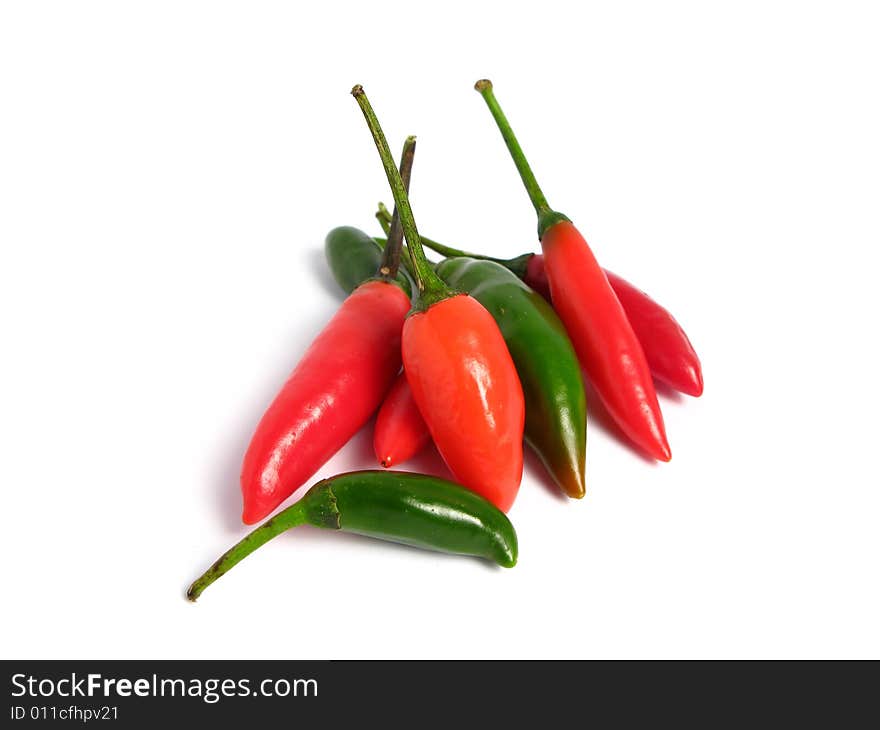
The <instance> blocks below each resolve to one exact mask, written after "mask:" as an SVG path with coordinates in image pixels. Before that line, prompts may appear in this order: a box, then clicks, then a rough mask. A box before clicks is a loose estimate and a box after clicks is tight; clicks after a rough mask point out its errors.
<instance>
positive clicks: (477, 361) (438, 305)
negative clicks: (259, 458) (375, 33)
mask: <svg viewBox="0 0 880 730" xmlns="http://www.w3.org/2000/svg"><path fill="white" fill-rule="evenodd" d="M352 95H353V96H354V97H355V98H356V99H357V102H358V104H359V105H360V107H361V110H362V111H363V113H364V118H365V119H366V121H367V125H368V126H369V128H370V132H371V133H372V135H373V139H374V141H375V143H376V147H377V149H378V150H379V155H380V157H381V158H382V164H383V167H384V168H385V174H386V176H387V177H388V182H389V184H390V185H391V190H392V192H393V193H394V202H395V205H396V206H397V210H398V213H399V216H400V222H401V224H402V225H403V230H404V233H405V235H406V241H407V244H408V250H409V253H410V257H411V258H412V263H413V269H414V272H413V273H414V274H415V278H416V288H417V292H416V296H417V301H416V303H415V305H414V307H413V311H412V312H410V314H409V315H408V316H407V319H406V322H405V323H404V326H403V343H402V350H403V365H404V369H405V370H406V375H407V380H408V382H409V384H410V386H411V388H412V392H413V397H414V398H415V400H416V403H417V404H418V406H419V411H420V412H421V414H422V416H423V417H424V419H425V422H426V423H427V424H428V429H429V430H430V432H431V436H432V437H433V439H434V443H435V444H436V445H437V449H438V450H439V451H440V454H441V455H442V456H443V459H444V460H445V461H446V464H447V466H449V468H450V470H451V471H452V473H453V474H454V475H455V476H456V479H458V480H459V481H460V482H461V484H463V485H464V486H466V487H468V488H469V489H472V490H473V491H475V492H477V493H478V494H481V495H482V496H484V497H486V498H487V499H488V500H490V501H491V502H493V503H494V504H495V505H496V506H497V507H499V508H500V509H502V510H507V509H509V508H510V506H511V505H512V504H513V500H514V498H515V497H516V493H517V491H518V489H519V483H520V480H521V478H522V463H523V452H522V440H523V421H524V415H525V404H524V399H523V393H522V388H521V386H520V382H519V377H518V376H517V374H516V369H515V367H514V364H513V360H512V359H511V357H510V353H509V352H508V351H507V346H506V345H505V343H504V338H503V337H502V336H501V332H500V331H499V330H498V325H497V324H496V323H495V320H494V319H493V318H492V315H491V314H489V312H487V311H486V310H485V309H484V308H483V306H482V305H481V304H480V303H479V302H477V301H476V300H475V299H473V298H471V297H469V296H467V295H465V294H460V293H457V292H454V291H452V290H450V289H449V288H448V287H447V286H446V285H445V284H444V283H443V281H442V280H441V279H440V278H439V277H438V276H437V274H436V273H434V271H433V269H432V268H431V266H430V264H429V263H428V260H427V258H426V257H425V253H424V251H423V250H422V244H421V240H420V239H419V234H418V230H417V229H416V225H415V220H414V218H413V215H412V209H411V208H410V204H409V199H408V198H407V195H406V190H405V189H404V185H403V182H402V180H401V179H400V174H399V173H398V171H397V168H396V167H395V166H394V163H393V161H392V159H391V152H390V151H389V149H388V143H387V142H386V141H385V135H384V134H383V133H382V129H381V127H380V126H379V121H378V120H377V119H376V115H375V113H374V112H373V110H372V108H371V106H370V103H369V101H368V100H367V98H366V95H365V94H364V90H363V88H362V87H361V86H355V87H354V88H353V89H352Z"/></svg>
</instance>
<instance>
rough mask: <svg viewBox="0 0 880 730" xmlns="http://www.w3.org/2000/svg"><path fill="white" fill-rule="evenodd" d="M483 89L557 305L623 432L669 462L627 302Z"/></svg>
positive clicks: (484, 84)
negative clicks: (527, 202) (533, 223)
mask: <svg viewBox="0 0 880 730" xmlns="http://www.w3.org/2000/svg"><path fill="white" fill-rule="evenodd" d="M476 89H477V91H479V92H480V94H482V96H483V98H484V99H485V101H486V104H487V105H488V106H489V109H490V111H491V112H492V116H493V117H494V118H495V122H496V123H497V125H498V128H499V130H500V131H501V134H502V136H503V137H504V141H505V143H506V144H507V148H508V150H510V153H511V156H512V157H513V160H514V162H515V164H516V167H517V170H518V171H519V173H520V177H521V178H522V180H523V184H524V185H525V187H526V190H527V191H528V193H529V197H530V198H531V200H532V203H533V205H534V206H535V211H536V212H537V214H538V236H539V238H540V239H541V248H542V250H543V252H544V266H545V269H546V272H547V278H548V280H549V282H550V291H551V295H552V300H553V306H554V308H555V309H556V311H557V312H558V313H559V316H560V318H561V319H562V321H563V322H564V323H565V327H566V329H567V330H568V334H569V336H570V337H571V341H572V343H573V344H574V346H575V350H576V351H577V354H578V358H579V359H580V361H581V364H582V365H583V367H584V370H585V371H586V373H587V377H588V378H589V379H590V381H591V382H592V383H593V386H594V387H595V389H596V392H597V393H598V395H599V397H600V398H601V399H602V402H603V403H604V405H605V407H606V409H607V410H608V412H609V414H610V415H611V417H612V418H613V419H614V420H615V421H616V422H617V424H618V425H619V426H620V427H621V429H622V430H623V432H624V433H625V434H626V435H627V436H628V437H629V438H630V439H631V440H632V441H633V442H634V443H635V444H636V445H638V446H639V447H641V448H642V449H643V450H645V451H646V452H647V453H649V454H650V455H652V456H653V457H654V458H656V459H659V460H661V461H669V459H670V458H671V456H672V454H671V451H670V449H669V444H668V442H667V440H666V432H665V428H664V426H663V416H662V415H661V413H660V405H659V404H658V403H657V395H656V393H655V391H654V382H653V380H652V379H651V372H650V370H649V368H648V363H647V361H646V359H645V354H644V352H643V350H642V347H641V345H640V344H639V341H638V338H637V337H636V335H635V333H634V332H633V328H632V326H631V325H630V323H629V321H628V320H627V318H626V314H625V313H624V311H623V307H621V305H620V302H619V301H618V299H617V296H616V295H615V294H614V291H613V290H612V289H611V285H610V284H609V283H608V279H607V277H606V276H605V273H604V272H603V271H602V268H601V267H600V266H599V263H598V262H597V261H596V257H595V256H594V255H593V252H592V251H591V250H590V247H589V246H588V245H587V242H586V241H585V240H584V237H583V236H582V235H581V234H580V233H579V232H578V230H577V229H576V228H575V227H574V225H572V223H571V221H570V220H569V219H568V218H567V217H566V216H564V215H562V214H561V213H558V212H556V211H553V210H552V209H551V208H550V206H549V204H548V203H547V199H546V198H545V197H544V194H543V192H542V191H541V189H540V187H539V186H538V182H537V180H536V179H535V176H534V174H533V173H532V171H531V168H530V167H529V165H528V162H527V161H526V158H525V155H524V154H523V152H522V149H521V148H520V146H519V143H518V142H517V141H516V137H515V136H514V134H513V130H512V129H511V127H510V124H509V123H508V122H507V119H506V118H505V117H504V114H503V112H502V111H501V107H500V106H499V105H498V102H497V101H496V99H495V96H494V94H493V93H492V84H491V82H489V81H487V80H482V81H478V82H477V84H476Z"/></svg>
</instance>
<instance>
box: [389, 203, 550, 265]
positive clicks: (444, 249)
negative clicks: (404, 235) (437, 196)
mask: <svg viewBox="0 0 880 730" xmlns="http://www.w3.org/2000/svg"><path fill="white" fill-rule="evenodd" d="M376 220H378V221H379V225H380V226H382V230H383V231H385V232H386V234H387V232H388V227H389V226H390V224H391V214H390V213H389V212H388V208H386V207H385V204H384V203H379V209H378V210H377V211H376ZM422 243H423V244H424V245H425V246H427V247H428V248H430V249H431V250H432V251H436V252H437V253H439V254H440V255H441V256H446V257H447V258H458V257H461V256H464V257H466V258H469V259H480V260H481V261H494V262H495V263H496V264H501V265H502V266H504V267H505V268H507V269H510V270H511V271H512V272H513V273H514V274H516V275H517V276H518V277H519V278H520V279H522V278H523V277H525V275H526V267H527V266H528V264H529V260H530V259H531V258H532V256H534V255H535V254H533V253H524V254H522V255H521V256H517V257H515V258H512V259H500V258H496V257H495V256H486V255H484V254H480V253H470V252H468V251H463V250H461V249H460V248H452V246H447V245H446V244H444V243H438V242H437V241H434V240H432V239H430V238H426V237H425V236H422Z"/></svg>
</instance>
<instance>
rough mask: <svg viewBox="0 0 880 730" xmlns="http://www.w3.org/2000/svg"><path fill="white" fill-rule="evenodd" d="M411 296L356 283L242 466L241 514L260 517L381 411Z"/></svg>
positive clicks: (273, 408)
mask: <svg viewBox="0 0 880 730" xmlns="http://www.w3.org/2000/svg"><path fill="white" fill-rule="evenodd" d="M409 306H410V305H409V297H407V295H406V294H405V293H404V292H403V290H402V289H401V288H400V287H399V286H397V285H396V284H392V283H388V282H383V281H376V280H373V281H368V282H366V283H364V284H361V285H360V286H359V287H358V288H357V289H355V290H354V291H353V292H352V293H351V295H350V296H349V297H348V299H346V300H345V302H343V304H342V306H341V307H340V309H339V311H338V312H337V313H336V314H335V315H334V317H333V319H331V320H330V322H329V323H328V324H327V326H326V327H325V328H324V330H323V331H322V332H321V334H320V335H318V337H317V339H316V340H315V341H314V342H313V343H312V345H311V347H309V349H308V351H307V352H306V354H305V356H304V357H303V359H302V360H301V361H300V363H299V365H297V367H296V370H294V371H293V373H292V374H291V376H290V377H289V378H288V379H287V382H286V383H285V384H284V387H283V388H282V389H281V392H280V393H279V394H278V395H277V396H276V397H275V400H274V401H273V402H272V405H270V406H269V409H268V410H267V411H266V413H265V415H264V416H263V418H262V420H261V421H260V424H259V425H258V426H257V430H256V433H254V436H253V438H252V439H251V443H250V446H249V447H248V450H247V453H246V454H245V457H244V464H243V465H242V468H241V491H242V496H243V497H244V512H243V514H242V520H244V522H245V523H246V524H249V525H250V524H253V523H254V522H259V521H260V520H261V519H263V518H264V517H266V515H268V514H269V513H270V512H272V510H274V509H275V508H276V507H277V506H278V505H279V504H281V503H282V502H283V501H284V500H285V499H287V498H288V497H289V496H290V495H291V494H293V492H294V491H296V489H297V488H299V487H300V486H302V485H303V484H304V483H305V482H306V480H307V479H308V478H309V477H311V476H312V475H313V474H314V473H315V472H316V471H317V470H318V469H319V468H320V467H321V465H322V464H324V462H326V461H327V460H328V459H329V458H330V457H331V456H333V454H335V453H336V452H337V451H338V450H339V449H340V448H341V447H342V446H343V445H344V444H345V443H346V442H348V440H349V439H350V438H351V437H352V436H354V434H355V433H357V431H358V430H359V429H360V428H361V427H362V426H363V425H364V424H365V423H366V422H367V421H368V420H369V418H370V416H372V415H373V413H375V411H376V409H377V408H378V407H379V404H380V403H381V402H382V398H383V396H384V395H385V393H386V392H387V390H388V388H389V386H390V385H391V383H392V382H393V380H394V377H395V375H397V373H398V371H399V370H400V362H401V361H400V340H401V330H402V327H403V321H404V318H405V317H406V313H407V311H408V310H409Z"/></svg>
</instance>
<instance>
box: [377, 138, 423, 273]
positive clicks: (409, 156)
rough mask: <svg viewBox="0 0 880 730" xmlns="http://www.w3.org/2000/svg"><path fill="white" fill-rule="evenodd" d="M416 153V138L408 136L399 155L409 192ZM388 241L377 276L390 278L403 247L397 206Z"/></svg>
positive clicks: (397, 264) (402, 177) (396, 268)
mask: <svg viewBox="0 0 880 730" xmlns="http://www.w3.org/2000/svg"><path fill="white" fill-rule="evenodd" d="M415 153H416V138H415V137H413V136H409V137H407V138H406V141H405V142H404V143H403V152H402V153H401V155H400V179H401V180H403V187H404V189H405V190H406V191H407V193H409V181H410V178H411V177H412V166H413V157H414V156H415ZM387 235H388V242H387V243H386V244H385V250H384V251H383V252H382V259H381V261H379V276H381V277H382V278H384V279H388V280H391V279H393V278H394V277H396V276H397V270H398V269H399V268H400V252H401V250H402V248H403V228H402V227H401V225H400V216H399V215H398V213H397V208H396V207H395V208H394V214H393V215H392V216H391V224H390V228H389V231H388V234H387Z"/></svg>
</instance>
